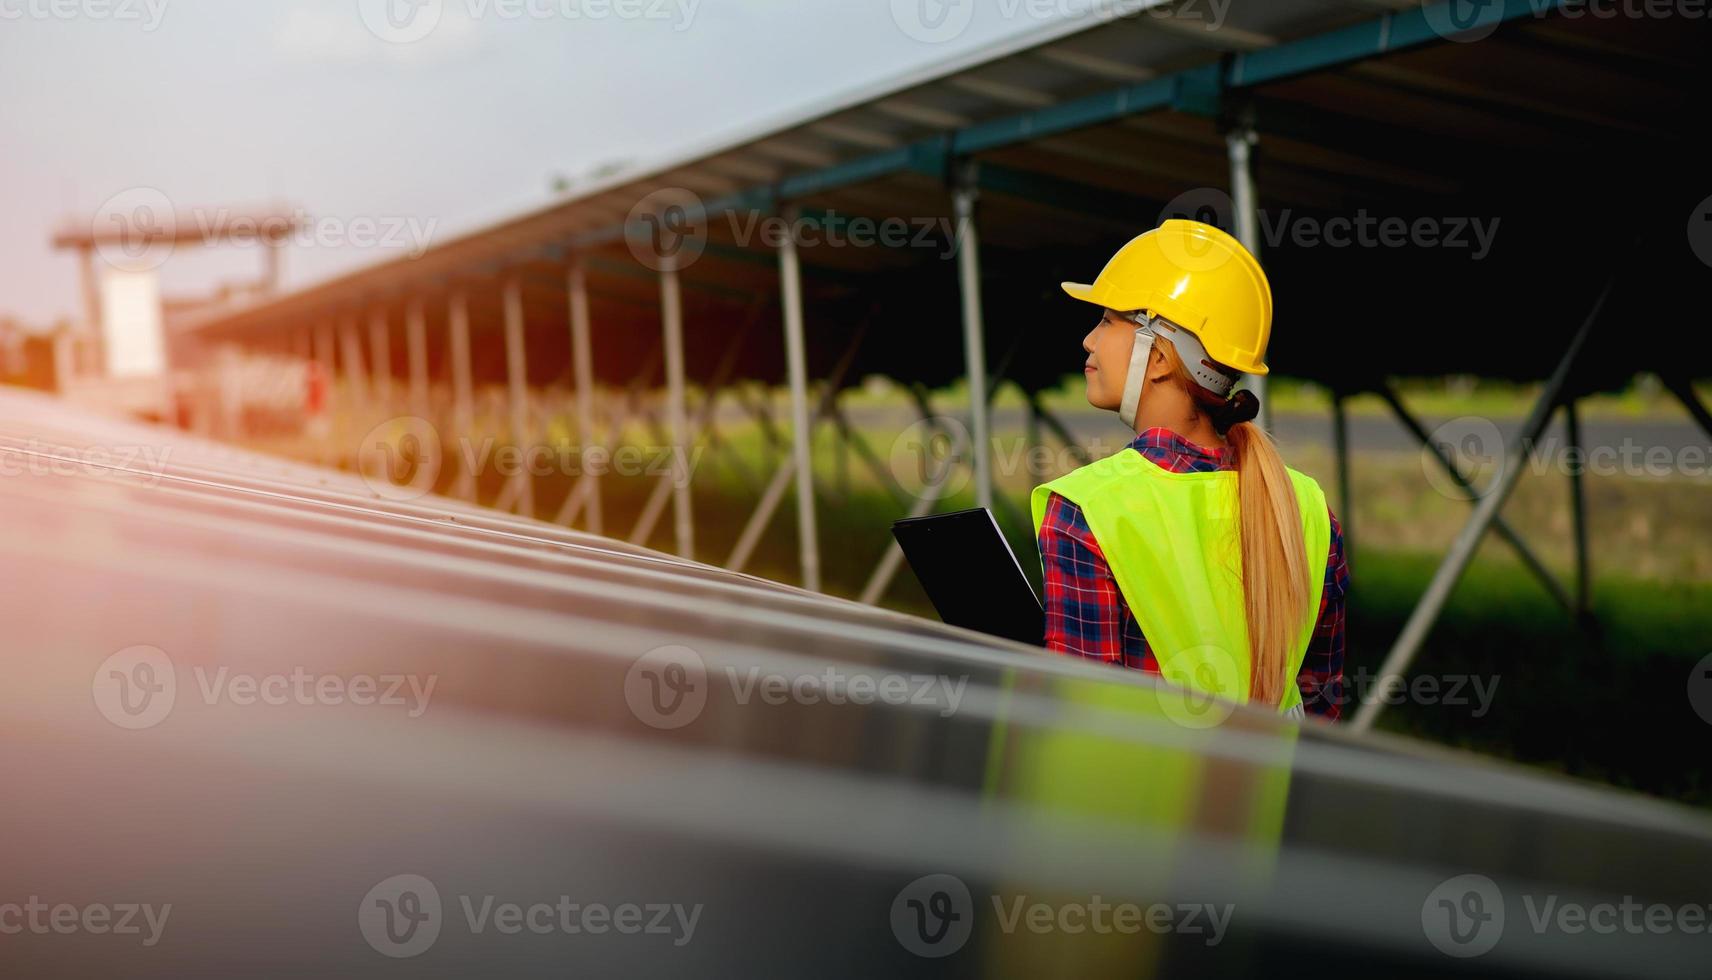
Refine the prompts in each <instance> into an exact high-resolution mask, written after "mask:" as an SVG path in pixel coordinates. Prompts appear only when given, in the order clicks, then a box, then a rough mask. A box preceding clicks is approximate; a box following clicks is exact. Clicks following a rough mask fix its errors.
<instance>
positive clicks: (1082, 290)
mask: <svg viewBox="0 0 1712 980" xmlns="http://www.w3.org/2000/svg"><path fill="white" fill-rule="evenodd" d="M1060 285H1062V286H1063V287H1064V291H1065V292H1066V293H1069V294H1070V298H1071V299H1079V300H1081V301H1082V302H1084V303H1093V304H1094V305H1095V306H1099V305H1102V304H1100V303H1099V301H1097V300H1095V299H1094V285H1093V283H1087V282H1066V283H1061V284H1060Z"/></svg>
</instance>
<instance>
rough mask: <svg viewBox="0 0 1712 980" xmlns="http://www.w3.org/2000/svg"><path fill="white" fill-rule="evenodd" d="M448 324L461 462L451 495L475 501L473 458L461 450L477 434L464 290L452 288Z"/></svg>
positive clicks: (454, 427) (454, 439)
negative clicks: (470, 458)
mask: <svg viewBox="0 0 1712 980" xmlns="http://www.w3.org/2000/svg"><path fill="white" fill-rule="evenodd" d="M446 323H447V332H448V333H450V334H451V337H450V338H449V341H450V346H451V350H450V352H449V353H450V354H451V362H452V445H453V446H454V447H455V448H454V452H455V453H456V455H457V456H458V458H459V461H460V465H459V466H458V477H457V481H456V482H455V483H454V485H453V487H452V495H453V496H454V497H459V498H462V499H465V500H471V501H473V500H475V499H476V474H475V472H474V471H473V470H472V469H471V468H470V467H471V466H472V465H473V460H469V459H467V458H466V457H467V455H468V454H466V453H464V452H462V447H463V445H464V440H466V439H469V438H470V437H471V436H472V435H473V434H474V432H473V430H474V429H475V425H476V407H475V382H474V379H473V375H472V372H471V368H470V297H469V294H468V293H466V292H465V291H464V290H462V289H458V290H455V291H453V293H452V298H451V300H450V301H449V302H448V305H447V320H446Z"/></svg>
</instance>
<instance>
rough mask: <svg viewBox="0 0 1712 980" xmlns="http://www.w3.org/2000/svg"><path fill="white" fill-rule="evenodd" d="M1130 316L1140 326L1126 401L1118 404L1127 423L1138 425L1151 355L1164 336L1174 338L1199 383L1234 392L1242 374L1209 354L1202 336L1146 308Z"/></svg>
mask: <svg viewBox="0 0 1712 980" xmlns="http://www.w3.org/2000/svg"><path fill="white" fill-rule="evenodd" d="M1129 317H1130V319H1131V320H1133V321H1135V323H1136V328H1135V346H1134V347H1132V348H1130V352H1129V376H1128V377H1127V378H1125V379H1124V393H1123V401H1122V402H1120V403H1119V404H1118V418H1120V419H1123V424H1124V425H1127V426H1129V427H1130V428H1131V429H1134V428H1135V413H1136V412H1137V411H1139V410H1140V408H1141V389H1142V387H1143V386H1144V385H1146V384H1147V358H1148V355H1149V354H1150V353H1151V352H1152V351H1153V342H1154V341H1155V340H1157V339H1159V338H1160V337H1161V336H1164V337H1165V338H1167V339H1169V340H1170V341H1171V345H1172V347H1174V348H1175V349H1176V351H1177V356H1178V358H1179V359H1180V360H1182V362H1183V366H1184V367H1186V368H1188V369H1189V376H1190V377H1191V378H1194V379H1195V383H1196V384H1198V385H1200V386H1201V387H1203V388H1206V389H1207V390H1208V391H1211V392H1213V393H1214V394H1217V395H1220V396H1223V397H1227V398H1228V397H1229V396H1230V393H1231V389H1232V388H1234V387H1236V382H1237V378H1238V377H1239V376H1238V375H1237V374H1235V373H1233V372H1231V371H1230V369H1229V368H1225V367H1223V366H1221V365H1219V364H1217V363H1215V362H1214V361H1213V359H1212V358H1211V357H1209V356H1207V348H1206V347H1204V346H1202V344H1201V340H1200V338H1199V337H1196V336H1195V335H1194V334H1192V333H1190V332H1189V331H1187V330H1184V329H1183V328H1182V327H1179V326H1177V325H1176V324H1175V323H1172V322H1171V321H1169V320H1167V319H1165V318H1164V317H1160V316H1154V315H1152V314H1149V313H1147V312H1146V311H1141V312H1137V313H1132V314H1130V315H1129Z"/></svg>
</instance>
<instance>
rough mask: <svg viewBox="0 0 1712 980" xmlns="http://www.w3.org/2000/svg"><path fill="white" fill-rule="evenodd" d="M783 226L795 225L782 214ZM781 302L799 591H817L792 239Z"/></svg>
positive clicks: (798, 282) (810, 436) (785, 244)
mask: <svg viewBox="0 0 1712 980" xmlns="http://www.w3.org/2000/svg"><path fill="white" fill-rule="evenodd" d="M784 217H785V226H786V227H787V228H792V227H795V225H796V217H797V214H796V210H795V209H794V208H790V209H786V212H785V216H784ZM779 299H780V302H781V303H782V304H783V307H784V319H785V366H786V373H787V374H788V376H789V378H790V386H791V450H792V460H793V465H792V469H793V470H794V471H795V475H796V484H797V550H798V560H799V561H800V563H801V566H802V586H803V588H805V589H808V590H809V591H810V592H819V591H820V534H819V531H818V529H817V528H816V526H815V512H814V433H813V432H812V431H811V429H810V423H809V417H808V344H807V341H806V340H805V339H804V337H803V295H802V262H801V260H800V259H799V257H798V256H797V242H796V236H795V235H794V234H789V235H786V236H785V239H784V241H782V242H780V243H779Z"/></svg>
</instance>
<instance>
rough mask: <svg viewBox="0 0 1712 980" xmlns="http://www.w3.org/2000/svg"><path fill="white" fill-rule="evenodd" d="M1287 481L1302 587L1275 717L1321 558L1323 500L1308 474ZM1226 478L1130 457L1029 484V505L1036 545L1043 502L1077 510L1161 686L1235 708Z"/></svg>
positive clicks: (1307, 626) (1242, 661)
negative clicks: (1304, 575)
mask: <svg viewBox="0 0 1712 980" xmlns="http://www.w3.org/2000/svg"><path fill="white" fill-rule="evenodd" d="M1289 474H1290V481H1291V482H1292V483H1293V484H1294V485H1295V488H1296V501H1297V503H1298V509H1299V510H1300V511H1301V515H1302V540H1303V542H1304V544H1305V545H1306V547H1307V560H1308V569H1309V575H1308V581H1309V582H1310V583H1311V584H1310V587H1309V605H1308V614H1307V615H1306V616H1304V617H1303V625H1302V628H1301V633H1300V637H1299V641H1298V643H1297V644H1296V654H1295V656H1294V657H1293V658H1292V659H1291V661H1290V662H1289V664H1288V667H1289V675H1288V682H1287V683H1286V684H1285V686H1284V699H1283V703H1282V704H1280V705H1279V710H1280V711H1288V710H1290V709H1291V708H1293V707H1296V706H1297V705H1299V704H1301V702H1302V695H1301V692H1300V691H1299V690H1297V688H1296V685H1295V683H1294V681H1295V677H1296V675H1297V673H1299V672H1300V671H1301V669H1302V661H1303V659H1304V658H1305V657H1306V655H1307V652H1308V641H1309V640H1310V639H1311V638H1312V637H1313V634H1314V625H1315V619H1316V618H1317V617H1316V616H1315V615H1314V612H1316V611H1317V610H1318V609H1319V608H1320V594H1321V592H1322V591H1323V590H1324V588H1325V575H1324V573H1323V570H1324V568H1325V565H1326V558H1327V554H1328V552H1329V551H1330V549H1331V519H1330V517H1329V515H1328V514H1327V511H1326V497H1325V493H1324V492H1323V491H1321V490H1320V485H1319V484H1318V483H1315V482H1314V481H1313V479H1311V478H1310V477H1307V476H1305V475H1303V474H1301V473H1298V472H1297V471H1295V470H1289ZM1236 481H1237V475H1236V473H1234V472H1231V471H1229V470H1226V471H1221V472H1217V473H1172V472H1169V471H1167V470H1164V469H1161V468H1160V467H1159V466H1158V465H1156V464H1154V463H1153V462H1152V461H1150V460H1149V459H1147V457H1145V456H1143V455H1141V454H1140V453H1138V452H1136V451H1135V450H1134V449H1133V448H1131V449H1125V450H1123V451H1122V452H1120V453H1117V454H1116V455H1113V456H1108V457H1106V458H1105V459H1102V460H1099V461H1098V462H1094V463H1090V464H1088V465H1087V466H1084V467H1082V468H1081V469H1078V470H1076V471H1075V472H1072V473H1069V474H1067V475H1065V476H1063V477H1060V478H1059V479H1057V480H1054V481H1053V482H1051V483H1048V484H1046V485H1045V486H1039V487H1035V488H1034V495H1033V499H1032V504H1033V511H1034V532H1035V536H1036V537H1038V536H1039V535H1040V525H1041V521H1042V520H1043V519H1044V518H1045V516H1046V504H1047V499H1048V497H1049V496H1050V495H1051V494H1053V493H1056V494H1058V495H1059V496H1062V497H1064V498H1065V499H1067V500H1069V501H1070V502H1072V503H1074V504H1076V505H1077V506H1078V507H1080V508H1081V509H1082V514H1083V516H1084V517H1086V518H1087V521H1088V527H1089V528H1090V529H1092V530H1093V532H1094V538H1095V540H1097V541H1098V542H1099V544H1100V550H1101V551H1102V552H1103V553H1104V554H1105V557H1106V561H1107V563H1108V564H1110V565H1111V569H1112V575H1113V577H1115V578H1116V579H1117V583H1118V589H1119V591H1121V592H1122V593H1123V597H1124V601H1125V602H1127V603H1128V604H1129V608H1130V612H1131V613H1133V614H1134V615H1135V618H1136V621H1137V622H1138V623H1139V624H1140V625H1141V629H1142V633H1143V634H1144V635H1145V636H1146V637H1147V642H1148V645H1149V646H1150V647H1152V649H1153V653H1154V656H1155V657H1156V659H1157V660H1158V661H1159V669H1160V673H1161V674H1162V675H1163V676H1164V677H1165V678H1166V679H1167V680H1169V681H1171V682H1172V683H1174V684H1177V685H1179V686H1182V687H1188V688H1192V689H1195V690H1199V691H1204V692H1206V693H1209V694H1217V695H1219V696H1221V697H1225V698H1229V699H1231V700H1234V701H1238V702H1246V701H1247V700H1248V697H1249V677H1248V675H1249V662H1250V657H1249V647H1248V617H1247V614H1246V613H1245V612H1244V610H1243V592H1242V548H1241V540H1240V537H1239V522H1238V509H1239V505H1238V501H1237V483H1236Z"/></svg>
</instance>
